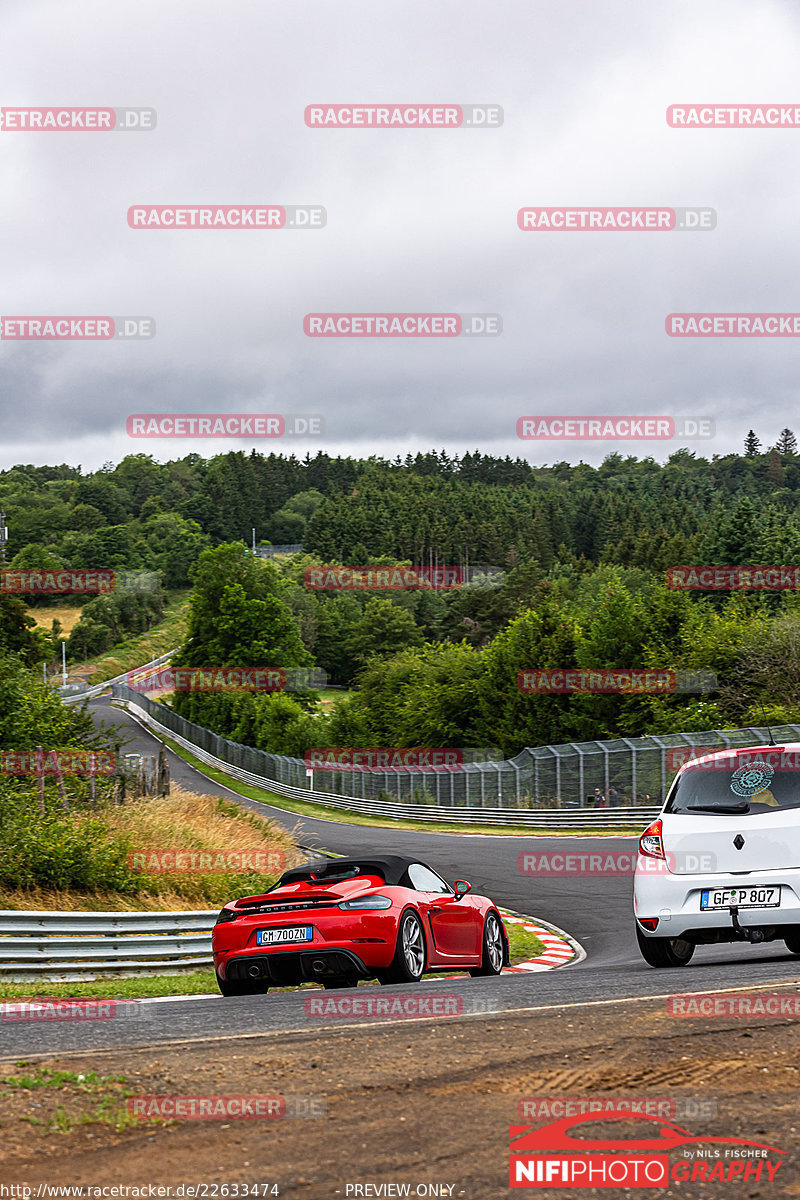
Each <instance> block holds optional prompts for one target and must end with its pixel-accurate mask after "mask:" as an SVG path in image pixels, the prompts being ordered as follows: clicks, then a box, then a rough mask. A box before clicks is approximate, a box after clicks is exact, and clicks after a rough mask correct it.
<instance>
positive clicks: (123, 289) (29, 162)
mask: <svg viewBox="0 0 800 1200" xmlns="http://www.w3.org/2000/svg"><path fill="white" fill-rule="evenodd" d="M798 62H800V17H798V15H797V12H796V6H795V5H794V4H793V3H791V2H789V0H787V2H785V3H777V2H770V0H760V2H759V3H758V4H753V3H752V2H751V0H704V2H703V3H702V4H699V3H697V0H670V2H668V3H665V2H661V0H647V2H646V3H642V2H641V0H638V2H636V3H619V2H617V3H615V2H614V0H604V2H603V3H598V2H597V0H581V2H575V0H561V2H560V3H559V4H557V5H556V4H553V3H552V0H515V2H514V3H511V2H504V0H492V2H491V3H485V4H481V5H479V4H477V3H476V2H475V0H437V3H436V4H431V3H430V0H424V2H423V0H406V2H404V3H391V2H388V0H387V2H385V3H384V2H380V0H348V2H347V3H345V4H332V3H331V2H330V0H295V3H292V4H291V5H279V4H276V3H275V2H274V0H228V2H227V3H225V4H220V3H219V2H218V0H215V2H214V3H211V2H209V0H191V3H189V2H183V0H170V3H169V4H164V3H163V0H162V2H159V3H151V2H148V0H138V2H137V3H136V4H109V3H108V0H102V2H100V0H81V3H71V2H69V0H3V3H2V6H1V7H0V81H2V82H1V84H0V104H1V105H2V106H4V107H8V106H50V105H52V106H73V105H86V106H105V105H112V106H121V105H125V106H132V107H153V108H155V109H156V110H157V114H158V126H157V129H156V130H155V131H154V132H146V133H122V132H113V133H92V132H70V133H32V132H10V131H2V132H0V155H2V170H0V214H1V216H0V244H1V245H2V283H1V284H0V295H2V304H0V313H2V314H3V315H73V316H75V315H106V314H108V315H115V316H119V315H129V314H131V315H147V316H151V317H152V318H153V319H154V320H155V322H156V326H157V335H156V337H155V338H154V339H152V340H150V341H137V342H129V343H127V344H126V343H121V342H116V341H113V342H108V343H103V342H98V343H84V344H81V343H77V342H69V343H54V342H38V343H35V342H30V341H23V342H11V341H8V340H3V341H0V412H1V413H2V436H1V437H0V468H5V467H8V466H11V465H13V464H14V463H17V462H33V463H53V462H69V463H72V464H78V463H81V464H83V466H84V468H85V469H87V468H96V467H98V466H100V465H101V464H102V463H103V462H105V461H106V460H113V461H118V460H119V459H120V458H122V457H123V456H124V455H125V454H127V453H131V452H141V451H145V452H148V453H152V454H153V455H154V456H155V457H156V458H158V459H160V460H165V459H167V458H175V457H180V456H182V455H183V454H186V453H188V452H189V451H199V452H200V453H203V454H210V453H216V452H219V451H221V450H225V449H231V448H237V449H238V448H245V449H248V450H249V449H250V447H251V446H252V445H257V446H258V447H259V448H260V449H263V450H265V451H266V452H269V451H270V450H271V449H276V450H281V451H284V452H289V451H290V450H294V451H295V452H299V453H301V454H304V453H305V452H306V451H307V450H309V451H310V452H311V453H312V454H313V453H316V451H317V449H320V448H321V449H324V450H327V451H329V452H331V453H339V452H341V453H351V454H355V455H366V454H370V453H378V454H384V455H387V456H393V455H394V454H396V453H405V452H406V451H407V450H409V449H411V450H412V451H413V450H416V449H429V448H440V447H445V448H447V449H449V450H451V451H459V452H461V451H463V450H465V449H474V448H476V447H479V448H480V449H482V450H483V451H485V452H487V453H494V454H511V455H516V454H522V455H524V456H526V457H528V458H529V459H530V460H531V461H533V462H552V461H556V460H561V459H568V460H570V461H577V460H578V459H581V458H582V459H584V460H585V461H594V462H597V461H599V460H600V459H602V458H603V457H604V456H605V454H606V453H608V452H610V451H612V450H621V451H622V452H623V453H631V452H633V453H637V454H639V455H644V454H649V453H652V454H653V455H654V456H655V457H656V458H659V459H663V458H665V457H666V455H667V454H668V453H671V452H672V451H673V450H674V449H676V448H677V445H678V444H686V445H691V448H692V449H695V450H696V451H697V452H698V453H700V454H704V455H706V456H710V455H711V454H712V453H726V452H728V451H730V450H735V449H739V448H740V447H741V444H742V440H743V438H744V435H745V433H746V432H747V429H748V428H750V427H751V426H752V427H753V428H755V430H756V432H757V433H758V434H759V436H760V437H761V438H762V439H763V440H764V441H765V442H767V443H771V442H773V441H774V440H775V437H776V436H777V434H778V432H779V431H780V429H781V428H782V427H783V426H785V425H789V426H790V427H795V428H797V426H798V425H800V420H798V417H797V416H796V411H797V410H796V404H795V397H796V392H797V383H796V379H797V361H798V350H799V349H800V346H799V345H798V340H797V339H791V338H784V339H768V338H760V339H748V338H740V339H735V338H718V339H694V340H681V339H674V338H670V337H668V336H667V335H666V332H665V328H664V320H665V317H666V315H667V314H668V313H669V312H672V311H701V312H734V311H742V312H758V311H762V312H767V311H768V312H791V311H795V310H798V311H800V293H798V287H797V279H798V276H799V275H800V263H799V262H798V238H797V233H796V226H797V221H798V216H797V212H798V195H799V194H800V192H799V191H798V183H800V128H798V129H795V130H793V129H785V130H747V129H743V130H734V129H716V130H714V129H712V130H699V131H698V130H688V131H681V130H677V129H670V128H669V127H668V126H667V123H666V117H665V110H666V108H667V106H668V105H670V104H674V103H680V102H682V101H690V102H691V101H693V102H701V101H702V102H706V101H708V102H714V101H716V102H738V101H742V102H758V101H763V102H782V103H791V102H796V103H798V104H800V75H798V70H797V66H798ZM386 101H390V102H393V103H412V102H429V103H430V102H442V103H445V102H447V103H462V104H470V103H491V104H498V105H501V106H502V108H503V110H504V114H505V120H504V123H503V125H502V127H501V128H495V129H463V128H462V129H448V130H443V129H436V130H413V129H407V130H406V129H403V130H400V129H353V130H348V129H341V130H332V129H309V128H307V127H306V126H305V124H304V109H305V107H306V105H308V104H312V103H318V102H319V103H326V102H330V103H344V102H371V103H374V102H386ZM199 203H206V204H208V203H214V204H256V203H261V204H319V205H323V206H324V207H325V209H326V210H327V226H326V227H325V228H324V229H322V230H315V231H309V230H303V231H301V230H289V229H285V230H279V231H260V230H251V231H233V230H231V231H229V230H219V229H213V230H206V231H198V230H189V229H183V230H174V231H171V230H149V229H148V230H132V229H130V228H128V225H127V220H126V213H127V210H128V208H129V206H130V205H133V204H153V205H154V204H199ZM536 205H570V206H572V205H575V206H597V205H651V206H665V205H672V206H685V205H697V206H710V207H712V208H714V209H716V211H717V214H718V225H717V228H716V229H715V230H714V231H713V232H702V233H685V232H684V233H681V232H664V233H659V232H652V233H650V232H645V233H619V232H613V233H609V232H606V233H540V232H536V233H530V232H528V233H523V232H521V231H520V230H519V229H518V227H517V222H516V215H517V211H518V210H519V208H521V207H523V206H536ZM328 311H330V312H348V311H355V312H458V313H475V312H492V313H500V314H502V317H503V323H504V330H503V333H502V335H501V336H499V337H494V338H463V337H462V338H457V339H442V340H425V339H419V338H415V339H405V338H401V339H347V340H345V339H312V338H309V337H307V336H306V335H305V334H304V333H303V317H304V315H305V314H306V313H310V312H328ZM136 412H159V413H201V412H202V413H206V412H223V413H224V412H252V413H319V414H321V415H322V416H323V417H324V419H325V422H326V433H325V436H324V438H322V439H320V438H315V439H302V440H300V439H297V440H294V441H292V442H287V441H285V440H281V441H274V440H273V441H269V442H264V441H259V442H252V441H251V442H246V441H245V442H241V441H236V442H234V441H221V440H220V441H213V442H212V441H186V440H180V441H178V440H164V439H160V440H150V441H138V440H137V441H132V440H131V439H130V438H128V437H127V435H126V432H125V419H126V417H127V416H128V415H129V414H131V413H136ZM570 413H571V414H576V415H600V414H632V415H637V416H640V415H647V414H651V415H657V416H663V415H667V416H673V417H676V418H680V417H684V416H694V417H696V416H706V417H710V418H712V419H713V420H715V422H716V429H717V432H716V436H715V438H714V439H713V440H710V441H709V440H706V441H698V442H694V443H688V442H685V441H684V442H683V443H663V442H662V443H656V442H649V443H645V442H637V443H610V442H604V443H585V442H584V443H579V444H577V443H574V442H551V443H548V444H533V443H531V442H521V441H519V440H518V438H517V436H516V433H515V427H516V420H517V418H518V417H519V416H522V415H531V414H557V415H564V414H570ZM799 432H800V431H799Z"/></svg>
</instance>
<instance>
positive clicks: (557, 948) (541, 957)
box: [500, 908, 586, 975]
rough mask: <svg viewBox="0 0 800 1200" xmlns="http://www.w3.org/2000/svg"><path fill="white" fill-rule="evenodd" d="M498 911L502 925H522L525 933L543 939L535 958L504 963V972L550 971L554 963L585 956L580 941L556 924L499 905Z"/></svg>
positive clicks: (528, 972) (524, 973)
mask: <svg viewBox="0 0 800 1200" xmlns="http://www.w3.org/2000/svg"><path fill="white" fill-rule="evenodd" d="M500 915H501V917H502V918H503V924H504V925H521V926H522V928H523V929H524V930H526V931H527V932H528V933H533V934H535V935H536V937H537V938H538V939H539V941H540V942H544V947H545V948H544V950H543V951H542V953H541V954H537V956H536V958H529V959H528V960H527V961H526V962H521V963H516V964H515V965H514V966H513V967H503V971H502V974H503V975H527V974H531V973H532V972H534V971H552V970H554V969H555V968H556V967H566V966H568V965H570V964H572V963H577V962H580V961H581V959H583V958H585V957H586V951H585V950H584V949H583V946H581V944H580V942H576V941H575V939H574V938H571V937H570V936H569V934H568V933H565V932H564V930H563V929H559V928H558V926H557V925H550V924H545V922H543V921H539V920H535V919H534V918H533V917H526V916H523V914H522V913H514V912H509V910H508V909H505V908H501V909H500Z"/></svg>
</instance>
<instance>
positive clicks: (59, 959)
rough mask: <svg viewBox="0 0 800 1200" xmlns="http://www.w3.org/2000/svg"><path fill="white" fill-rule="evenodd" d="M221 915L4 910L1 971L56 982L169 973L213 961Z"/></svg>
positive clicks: (212, 911) (1, 916) (13, 976)
mask: <svg viewBox="0 0 800 1200" xmlns="http://www.w3.org/2000/svg"><path fill="white" fill-rule="evenodd" d="M216 916H217V909H215V908H214V909H209V910H206V909H202V910H200V911H191V912H31V911H25V910H16V909H10V910H2V911H0V973H2V976H3V978H4V979H5V980H6V981H8V982H13V981H19V982H24V981H26V980H33V979H39V980H48V981H50V982H52V983H57V982H61V981H63V982H69V981H71V980H77V979H92V978H95V977H97V976H98V975H104V974H114V975H152V974H159V975H166V974H171V973H172V972H177V973H179V972H181V971H186V970H192V971H196V970H197V969H198V968H200V967H208V966H210V965H211V964H212V963H213V958H212V954H211V930H212V928H213V925H214V921H215V919H216Z"/></svg>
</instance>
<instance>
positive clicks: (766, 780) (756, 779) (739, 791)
mask: <svg viewBox="0 0 800 1200" xmlns="http://www.w3.org/2000/svg"><path fill="white" fill-rule="evenodd" d="M774 773H775V772H774V770H773V768H772V767H771V766H770V765H769V763H765V762H763V761H762V759H760V758H757V759H755V760H754V761H753V762H751V763H748V764H747V766H746V767H739V769H738V770H737V771H734V772H733V774H732V775H731V791H732V792H734V793H735V794H736V795H737V796H744V797H748V796H757V795H758V793H759V792H766V790H767V788H768V787H769V785H770V784H771V783H772V776H773V775H774Z"/></svg>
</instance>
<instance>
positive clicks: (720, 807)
mask: <svg viewBox="0 0 800 1200" xmlns="http://www.w3.org/2000/svg"><path fill="white" fill-rule="evenodd" d="M684 811H685V812H687V813H693V812H710V813H749V812H750V805H749V804H748V803H747V801H746V800H742V801H741V803H739V804H692V805H691V807H690V808H686V809H684Z"/></svg>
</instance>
